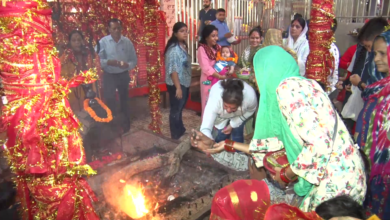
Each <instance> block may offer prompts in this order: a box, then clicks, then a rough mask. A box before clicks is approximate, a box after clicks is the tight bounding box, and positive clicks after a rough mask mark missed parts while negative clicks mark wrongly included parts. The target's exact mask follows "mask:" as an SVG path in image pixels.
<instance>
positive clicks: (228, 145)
mask: <svg viewBox="0 0 390 220" xmlns="http://www.w3.org/2000/svg"><path fill="white" fill-rule="evenodd" d="M233 144H234V141H232V140H225V146H224V148H225V151H227V152H236V150H235V149H234V147H233Z"/></svg>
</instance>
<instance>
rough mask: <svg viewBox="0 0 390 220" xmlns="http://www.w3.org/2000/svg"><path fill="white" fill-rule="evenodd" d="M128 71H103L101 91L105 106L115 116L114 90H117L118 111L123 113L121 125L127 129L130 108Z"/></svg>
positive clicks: (128, 126)
mask: <svg viewBox="0 0 390 220" xmlns="http://www.w3.org/2000/svg"><path fill="white" fill-rule="evenodd" d="M129 83H130V75H129V71H125V72H122V73H106V72H105V73H104V74H103V91H104V100H105V102H106V104H107V106H108V107H109V108H110V109H111V111H112V115H113V116H117V113H118V111H117V109H116V90H118V94H119V101H120V105H121V108H120V111H121V113H122V114H123V117H124V120H123V122H122V126H123V128H124V129H126V130H128V129H129V128H130V112H129V111H130V109H129Z"/></svg>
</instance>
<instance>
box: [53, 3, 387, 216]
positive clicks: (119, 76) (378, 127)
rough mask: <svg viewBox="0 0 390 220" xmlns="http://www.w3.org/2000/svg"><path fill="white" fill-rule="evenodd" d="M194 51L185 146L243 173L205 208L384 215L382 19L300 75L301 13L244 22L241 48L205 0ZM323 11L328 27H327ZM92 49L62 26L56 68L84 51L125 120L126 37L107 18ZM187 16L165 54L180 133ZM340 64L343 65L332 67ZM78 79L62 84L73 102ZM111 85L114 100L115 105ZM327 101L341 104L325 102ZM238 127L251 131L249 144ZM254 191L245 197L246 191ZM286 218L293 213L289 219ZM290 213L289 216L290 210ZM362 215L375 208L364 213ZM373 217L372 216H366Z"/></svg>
mask: <svg viewBox="0 0 390 220" xmlns="http://www.w3.org/2000/svg"><path fill="white" fill-rule="evenodd" d="M199 15H200V16H199V24H198V27H199V30H198V34H199V36H197V39H198V40H199V47H198V48H197V61H198V62H199V66H200V69H201V77H200V88H201V105H202V113H201V115H202V124H201V126H200V130H199V131H195V130H193V135H192V138H191V142H192V145H193V146H194V147H196V148H198V149H200V150H202V151H204V152H206V153H207V154H210V155H211V156H212V158H213V159H214V160H215V161H217V162H219V163H221V164H223V165H225V166H227V167H230V168H231V169H234V170H237V171H249V174H250V180H239V181H236V182H234V183H232V184H231V185H228V186H226V187H224V188H222V189H221V190H220V191H219V192H218V193H217V194H216V195H215V198H214V199H213V204H212V209H211V212H212V214H211V219H278V218H277V217H278V216H279V217H280V219H282V217H288V216H293V215H292V214H294V216H298V217H299V219H336V218H337V217H350V218H351V219H368V218H369V217H372V216H377V217H379V218H380V219H382V220H386V219H390V194H389V193H390V176H389V175H390V132H389V127H390V126H389V117H390V116H389V110H390V86H389V84H388V82H389V80H390V78H389V76H388V75H389V65H390V62H389V61H390V47H389V45H390V30H389V28H388V27H387V26H388V22H387V21H386V20H385V19H383V18H373V19H371V20H369V21H368V22H367V23H366V24H365V25H364V27H363V28H362V29H361V30H360V33H359V36H358V41H359V42H358V44H356V45H352V46H351V47H350V48H349V49H348V50H347V51H346V52H345V54H344V55H343V56H341V57H340V54H339V50H338V49H337V46H336V45H335V44H334V43H333V44H332V45H331V46H330V48H329V50H330V52H331V54H332V55H333V57H334V64H335V65H334V66H335V68H334V69H332V70H331V71H330V72H331V74H330V75H329V77H328V81H327V82H317V81H314V80H311V79H307V78H306V77H305V72H306V68H307V67H306V60H307V57H308V55H309V53H310V48H309V39H308V38H307V33H308V30H309V26H308V21H306V20H305V19H303V18H302V16H300V15H299V14H297V15H296V16H294V18H293V20H292V21H291V25H290V26H289V28H288V31H287V35H288V36H287V38H283V31H282V30H278V29H268V30H266V31H264V30H262V28H261V27H259V26H258V27H255V28H253V29H252V30H251V31H250V32H249V35H248V40H249V46H247V47H246V48H245V49H244V51H243V52H242V53H241V54H237V53H235V52H234V51H233V49H232V45H234V44H238V43H240V41H239V40H238V39H237V38H235V36H233V35H232V34H231V31H230V30H229V28H228V26H227V24H226V12H225V10H224V9H222V8H221V9H217V10H215V9H212V8H211V2H210V1H209V0H204V9H202V10H201V11H200V14H199ZM336 28H337V21H336V20H334V25H333V28H332V31H333V32H335V31H336ZM108 30H109V32H110V35H108V36H106V37H104V38H102V39H101V40H100V41H99V43H98V45H97V47H96V48H95V50H93V51H91V50H89V49H88V47H86V46H85V45H84V44H83V34H82V33H81V32H79V31H73V32H71V33H70V34H69V44H68V45H67V49H66V50H65V51H64V52H63V55H62V56H61V64H62V72H61V74H62V76H63V77H65V78H70V77H72V76H73V75H74V74H78V73H79V72H80V71H84V70H87V69H89V68H90V67H91V66H92V65H93V64H92V58H93V57H94V54H98V55H99V59H100V65H101V68H102V70H103V82H104V84H103V92H104V100H105V102H106V103H107V106H108V107H109V108H110V109H111V110H112V113H113V116H114V117H116V116H117V114H118V112H120V113H121V114H122V117H123V118H122V120H120V121H121V122H122V128H123V131H124V132H126V131H129V129H130V116H129V106H128V105H129V104H128V90H129V82H130V77H129V74H128V71H129V70H132V69H133V68H134V67H135V66H136V65H137V56H136V52H135V49H134V46H133V44H132V42H131V41H130V40H129V39H128V38H127V37H125V36H123V35H122V34H121V30H122V24H121V21H120V20H118V19H111V20H110V21H109V22H108ZM187 37H188V27H187V25H186V24H185V23H183V22H177V23H176V24H175V25H174V26H173V30H172V36H171V37H170V39H169V40H168V42H167V45H166V48H165V51H164V55H165V68H166V69H165V71H166V85H167V91H168V94H169V100H170V115H169V125H170V131H171V137H172V138H173V139H180V137H182V136H183V135H184V134H185V133H186V128H185V127H184V124H183V120H182V112H183V109H184V106H185V105H186V102H187V99H188V97H189V87H190V84H191V59H192V58H191V56H190V54H189V53H188V45H187V42H186V40H187ZM339 68H340V69H345V70H348V74H346V75H345V76H341V75H339V71H338V69H339ZM89 88H95V90H96V91H98V89H97V88H96V85H90V86H89V87H88V86H87V87H82V88H75V89H74V91H73V92H72V93H71V97H69V98H70V99H75V100H78V101H75V102H74V101H70V103H71V104H72V105H73V106H72V109H76V108H77V106H78V107H79V108H80V105H82V102H80V100H83V99H84V97H85V96H86V93H87V90H88V89H89ZM116 91H117V92H118V94H119V100H120V106H121V109H120V111H117V110H116V103H115V100H116ZM335 101H338V102H340V103H342V106H343V107H342V109H341V110H340V109H339V110H337V109H336V108H335V107H334V103H335ZM244 130H245V131H246V132H248V131H249V132H253V138H252V140H251V141H250V143H249V144H247V143H245V141H244ZM254 198H255V199H254ZM289 219H293V218H289ZM296 219H298V218H296ZM372 219H375V217H374V218H373V217H372ZM377 219H378V218H377Z"/></svg>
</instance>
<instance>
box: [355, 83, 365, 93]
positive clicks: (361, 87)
mask: <svg viewBox="0 0 390 220" xmlns="http://www.w3.org/2000/svg"><path fill="white" fill-rule="evenodd" d="M362 84H363V81H360V82H359V83H358V85H357V87H358V89H359V90H360V91H362V92H363V91H364V88H363V86H362Z"/></svg>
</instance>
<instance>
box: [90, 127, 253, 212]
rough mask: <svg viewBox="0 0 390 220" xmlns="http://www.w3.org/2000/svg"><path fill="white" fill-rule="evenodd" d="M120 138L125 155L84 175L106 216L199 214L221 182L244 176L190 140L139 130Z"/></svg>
mask: <svg viewBox="0 0 390 220" xmlns="http://www.w3.org/2000/svg"><path fill="white" fill-rule="evenodd" d="M122 144H123V150H124V152H126V153H127V154H128V155H129V156H128V157H127V158H125V159H124V160H123V161H120V162H117V163H116V164H113V165H111V166H108V167H106V168H105V169H104V170H103V171H101V172H99V174H98V175H96V176H93V177H91V178H89V179H88V182H89V184H90V185H91V187H92V189H93V190H94V192H95V193H96V195H97V196H98V198H99V202H98V203H97V204H96V205H95V210H96V212H97V213H98V215H99V216H100V218H101V219H104V220H106V219H109V220H111V219H115V220H120V219H142V220H146V219H164V220H168V219H171V220H181V219H183V220H184V219H189V220H190V219H194V220H195V219H202V220H203V219H205V218H207V217H208V216H209V214H210V209H211V201H212V198H213V196H214V194H215V193H216V192H217V191H218V190H219V189H220V188H222V187H224V186H226V185H228V184H230V183H232V182H233V181H235V180H238V179H244V178H247V177H248V175H247V172H236V171H233V170H231V169H229V168H226V167H224V166H222V165H220V164H218V163H217V162H215V161H214V160H213V159H212V158H210V157H207V156H206V155H205V154H204V153H202V152H198V151H196V150H195V149H194V148H191V146H190V141H189V140H186V141H184V142H182V143H179V142H176V141H174V140H171V139H168V138H165V137H163V136H160V135H157V134H153V133H151V132H148V131H144V130H140V131H137V132H135V133H131V134H128V135H126V136H123V137H122ZM207 219H208V218H207Z"/></svg>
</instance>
